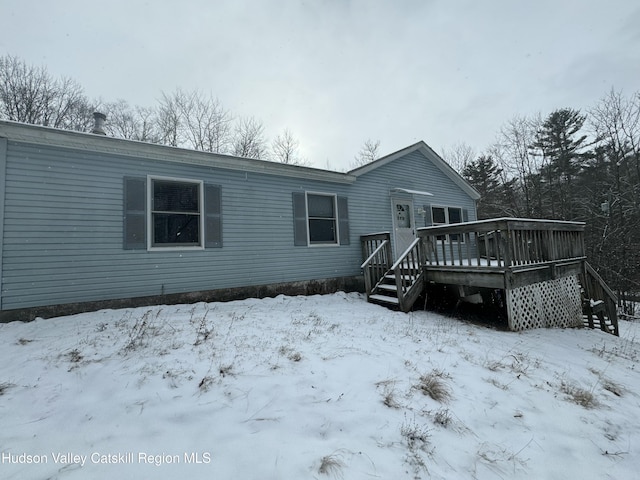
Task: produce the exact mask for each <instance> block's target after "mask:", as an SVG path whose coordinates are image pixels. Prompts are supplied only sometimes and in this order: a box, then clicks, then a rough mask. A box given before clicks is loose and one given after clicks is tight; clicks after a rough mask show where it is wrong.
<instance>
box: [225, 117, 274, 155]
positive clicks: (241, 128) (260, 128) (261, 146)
mask: <svg viewBox="0 0 640 480" xmlns="http://www.w3.org/2000/svg"><path fill="white" fill-rule="evenodd" d="M232 153H233V155H236V156H238V157H245V158H256V159H265V158H266V156H267V154H268V151H267V143H266V141H265V139H264V125H263V124H262V122H260V121H258V120H256V119H255V118H254V117H249V118H247V117H245V118H240V119H238V121H237V123H236V126H235V131H234V137H233V148H232Z"/></svg>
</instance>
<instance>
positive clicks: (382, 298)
mask: <svg viewBox="0 0 640 480" xmlns="http://www.w3.org/2000/svg"><path fill="white" fill-rule="evenodd" d="M369 300H373V301H376V302H380V303H389V304H392V305H400V300H398V298H397V297H387V296H386V295H376V294H374V295H369Z"/></svg>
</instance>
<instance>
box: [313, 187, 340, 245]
mask: <svg viewBox="0 0 640 480" xmlns="http://www.w3.org/2000/svg"><path fill="white" fill-rule="evenodd" d="M307 220H308V222H309V244H310V245H329V244H337V243H338V235H337V222H336V197H335V195H321V194H311V193H308V194H307Z"/></svg>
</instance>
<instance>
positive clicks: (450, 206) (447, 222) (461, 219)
mask: <svg viewBox="0 0 640 480" xmlns="http://www.w3.org/2000/svg"><path fill="white" fill-rule="evenodd" d="M434 208H443V209H444V216H445V220H446V223H436V222H435V221H434V220H433V209H434ZM450 208H457V209H458V210H460V223H463V221H464V220H463V210H464V209H463V208H462V207H458V206H456V205H433V204H432V205H431V225H433V226H434V227H436V226H439V225H457V223H451V222H450V221H449V209H450ZM457 235H458V238H462V240H453V241H454V242H460V243H463V244H464V243H465V241H464V235H462V234H460V233H459V234H457ZM446 241H447V242H448V241H449V235H447V240H446Z"/></svg>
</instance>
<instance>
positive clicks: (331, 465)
mask: <svg viewBox="0 0 640 480" xmlns="http://www.w3.org/2000/svg"><path fill="white" fill-rule="evenodd" d="M344 467H345V464H344V462H343V461H342V460H341V459H340V455H339V454H335V453H332V454H331V455H325V456H324V457H322V459H321V460H320V466H319V467H318V473H321V474H322V475H328V476H331V477H334V478H342V469H343V468H344Z"/></svg>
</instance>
